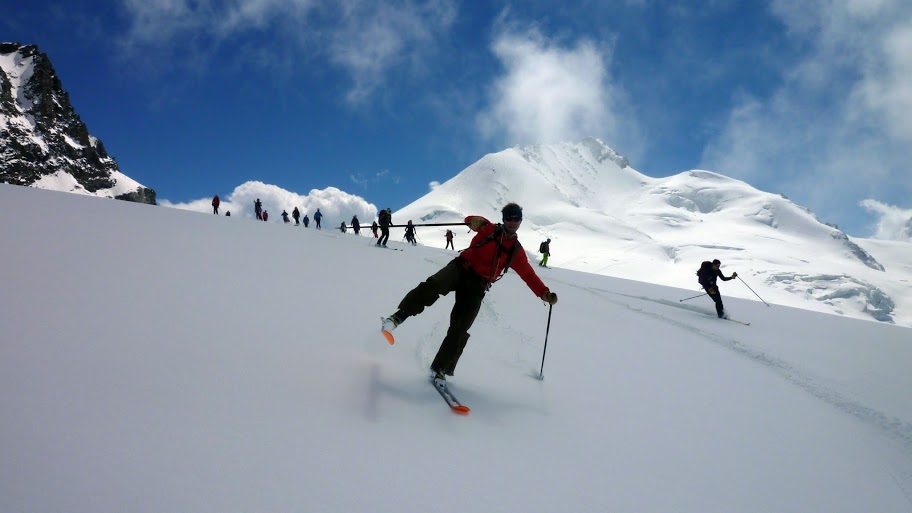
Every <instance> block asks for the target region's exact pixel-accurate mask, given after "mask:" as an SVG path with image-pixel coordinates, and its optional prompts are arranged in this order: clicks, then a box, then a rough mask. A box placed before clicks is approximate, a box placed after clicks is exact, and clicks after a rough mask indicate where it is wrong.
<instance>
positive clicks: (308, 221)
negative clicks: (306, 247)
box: [304, 214, 310, 228]
mask: <svg viewBox="0 0 912 513" xmlns="http://www.w3.org/2000/svg"><path fill="white" fill-rule="evenodd" d="M308 226H310V218H309V217H307V214H304V228H307V227H308Z"/></svg>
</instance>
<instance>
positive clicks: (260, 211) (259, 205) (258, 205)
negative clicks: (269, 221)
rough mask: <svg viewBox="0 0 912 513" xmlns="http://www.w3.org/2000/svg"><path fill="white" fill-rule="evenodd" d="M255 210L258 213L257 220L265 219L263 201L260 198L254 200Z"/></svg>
mask: <svg viewBox="0 0 912 513" xmlns="http://www.w3.org/2000/svg"><path fill="white" fill-rule="evenodd" d="M253 212H254V213H255V214H256V218H257V221H262V220H263V202H262V201H260V198H257V199H256V201H254V202H253Z"/></svg>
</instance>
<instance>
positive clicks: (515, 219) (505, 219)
mask: <svg viewBox="0 0 912 513" xmlns="http://www.w3.org/2000/svg"><path fill="white" fill-rule="evenodd" d="M503 220H504V221H522V216H509V217H504V218H503Z"/></svg>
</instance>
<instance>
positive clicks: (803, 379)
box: [555, 280, 912, 505]
mask: <svg viewBox="0 0 912 513" xmlns="http://www.w3.org/2000/svg"><path fill="white" fill-rule="evenodd" d="M555 281H558V280H555ZM562 283H564V284H565V285H569V286H573V285H571V284H570V283H566V282H562ZM579 288H581V289H582V290H585V291H586V292H589V293H591V294H593V295H594V296H596V297H598V298H600V299H602V300H603V301H605V302H608V303H612V304H614V305H618V306H623V307H625V308H627V309H628V310H630V311H632V312H635V313H638V314H641V315H645V316H647V317H651V318H653V319H656V320H659V321H661V322H664V323H667V324H671V325H673V326H676V327H678V328H681V329H684V330H687V331H689V332H691V333H694V334H696V335H699V336H700V337H702V338H703V339H705V340H708V341H710V342H712V343H714V344H716V345H718V346H720V347H723V348H725V349H728V350H730V351H733V352H734V353H736V354H738V355H740V356H742V357H744V358H747V359H748V360H750V361H752V362H755V363H758V364H760V365H762V366H763V367H765V368H766V369H768V370H771V371H773V372H775V373H776V374H777V375H779V376H780V377H782V378H784V379H785V380H786V381H788V382H789V383H791V384H793V385H795V386H797V387H799V388H801V389H802V390H804V391H805V392H807V393H809V394H810V395H811V396H813V397H815V398H817V399H819V400H821V401H823V402H825V403H827V404H829V405H830V406H832V407H835V408H836V409H838V410H840V411H841V412H843V413H845V414H848V415H851V416H852V417H854V418H856V419H858V420H860V421H861V422H863V423H865V424H867V425H870V426H873V427H874V428H876V429H877V430H878V431H879V432H881V433H882V434H883V435H884V436H885V437H886V438H887V439H888V440H890V441H893V442H896V443H897V444H898V445H899V447H898V451H899V453H900V454H899V455H897V454H893V455H891V457H892V460H893V465H894V472H892V477H893V480H894V482H895V484H896V485H897V487H899V489H900V490H902V492H903V494H904V495H905V496H906V498H907V499H908V500H909V504H910V505H912V465H910V463H909V462H910V461H912V423H909V422H904V421H903V420H902V419H899V418H896V417H890V416H888V415H886V414H884V413H883V412H881V411H878V410H876V409H874V408H870V407H868V406H865V405H864V404H861V403H859V402H857V401H853V400H851V399H848V398H846V397H845V396H843V395H842V394H840V393H839V392H837V391H835V390H832V389H830V388H828V387H826V386H824V385H822V384H820V383H819V382H817V381H815V380H814V379H812V378H810V377H808V376H807V375H805V374H803V373H802V372H801V371H800V370H798V369H796V368H795V367H794V366H793V365H791V364H790V363H788V362H787V361H785V360H783V359H781V358H777V357H775V356H771V355H768V354H766V353H764V352H763V351H761V350H757V349H754V348H751V347H749V346H748V345H747V344H745V343H742V342H740V341H738V340H736V339H733V338H732V339H730V338H725V337H722V336H719V335H715V334H713V333H709V332H706V331H704V330H701V329H700V328H698V327H696V326H693V325H690V324H688V323H685V322H681V321H678V320H675V319H672V318H669V317H666V316H664V315H662V314H658V313H653V312H649V311H646V310H643V309H640V308H636V307H635V306H632V305H631V304H629V303H625V302H623V301H614V300H611V299H609V298H608V297H605V296H604V294H612V295H616V296H623V297H627V298H631V299H636V300H641V301H649V302H652V303H657V304H661V305H665V306H669V307H672V308H679V309H681V310H688V311H691V312H695V313H699V314H703V315H709V316H711V315H712V314H713V312H706V311H704V310H702V309H699V308H698V307H692V306H688V305H683V304H675V303H674V302H672V301H669V300H666V299H658V298H651V297H646V296H636V295H630V294H623V293H619V292H612V291H607V290H603V289H598V288H592V287H579ZM745 328H746V329H750V328H748V327H746V326H745ZM897 456H899V457H897Z"/></svg>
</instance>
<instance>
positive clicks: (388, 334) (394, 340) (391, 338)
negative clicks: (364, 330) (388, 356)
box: [381, 330, 396, 345]
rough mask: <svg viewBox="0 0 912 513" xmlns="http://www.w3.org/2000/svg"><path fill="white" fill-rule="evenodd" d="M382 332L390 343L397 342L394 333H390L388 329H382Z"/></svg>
mask: <svg viewBox="0 0 912 513" xmlns="http://www.w3.org/2000/svg"><path fill="white" fill-rule="evenodd" d="M381 333H383V336H384V337H386V341H387V342H389V343H390V345H393V344H395V343H396V339H395V338H393V334H392V333H390V332H388V331H386V330H382V331H381Z"/></svg>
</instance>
